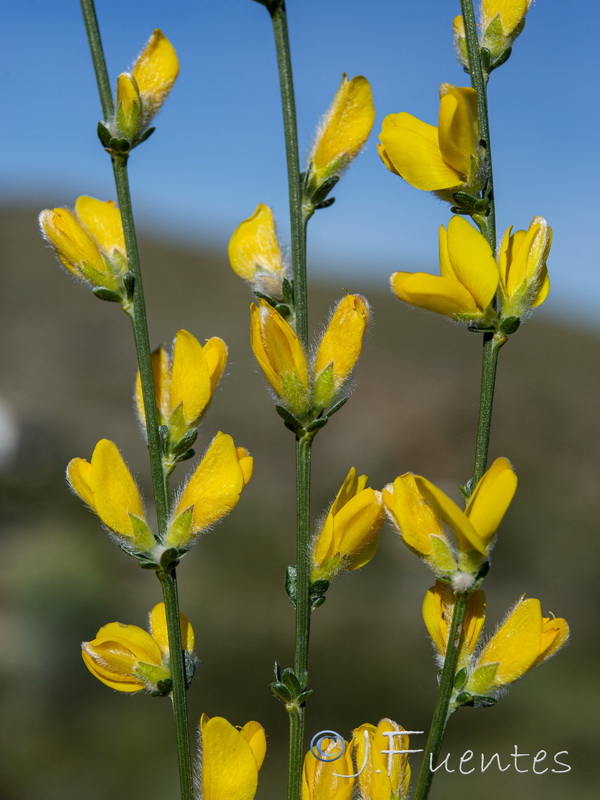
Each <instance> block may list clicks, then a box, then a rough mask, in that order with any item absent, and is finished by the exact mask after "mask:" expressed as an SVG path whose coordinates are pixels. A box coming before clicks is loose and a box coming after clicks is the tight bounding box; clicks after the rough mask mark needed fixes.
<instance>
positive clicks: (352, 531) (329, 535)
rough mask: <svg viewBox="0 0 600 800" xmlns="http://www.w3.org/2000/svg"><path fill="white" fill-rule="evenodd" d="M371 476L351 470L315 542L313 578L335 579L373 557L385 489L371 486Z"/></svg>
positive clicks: (382, 513) (382, 511) (380, 522)
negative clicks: (381, 489)
mask: <svg viewBox="0 0 600 800" xmlns="http://www.w3.org/2000/svg"><path fill="white" fill-rule="evenodd" d="M366 484H367V476H366V475H361V476H360V477H357V476H356V470H355V468H354V467H352V469H351V470H350V472H349V473H348V475H347V476H346V479H345V481H344V483H343V484H342V486H341V488H340V490H339V492H338V493H337V495H336V498H335V500H334V501H333V504H332V506H331V508H330V509H329V513H328V514H327V517H326V518H325V522H324V523H323V527H322V528H321V531H320V533H319V534H318V535H317V536H316V538H315V540H314V542H313V545H312V573H311V581H317V580H326V581H331V580H332V579H333V578H334V577H335V576H336V575H337V574H338V572H341V571H344V570H347V571H350V570H354V569H358V568H359V567H363V566H364V565H365V564H368V562H369V561H370V560H371V559H372V558H373V556H374V555H375V551H376V550H377V534H378V533H379V529H380V528H381V525H382V523H383V517H384V510H383V501H382V497H381V492H377V491H375V490H374V489H367V488H366Z"/></svg>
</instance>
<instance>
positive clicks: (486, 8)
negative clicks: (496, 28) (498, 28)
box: [481, 0, 532, 36]
mask: <svg viewBox="0 0 600 800" xmlns="http://www.w3.org/2000/svg"><path fill="white" fill-rule="evenodd" d="M531 2H532V0H482V2H481V26H482V28H483V29H484V30H485V29H486V28H487V27H488V25H490V24H491V22H492V21H493V20H494V17H495V16H496V14H500V21H501V22H502V31H503V33H504V35H505V36H510V34H511V33H512V32H513V31H514V30H515V28H516V27H517V26H518V25H519V24H520V22H521V20H522V19H523V17H524V16H525V14H526V13H527V9H528V8H529V6H530V5H531Z"/></svg>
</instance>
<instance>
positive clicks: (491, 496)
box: [465, 458, 517, 546]
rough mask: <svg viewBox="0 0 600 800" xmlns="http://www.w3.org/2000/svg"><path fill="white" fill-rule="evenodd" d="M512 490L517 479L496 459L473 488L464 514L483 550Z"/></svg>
mask: <svg viewBox="0 0 600 800" xmlns="http://www.w3.org/2000/svg"><path fill="white" fill-rule="evenodd" d="M516 489H517V476H516V475H515V473H514V471H513V469H512V467H511V464H510V461H508V459H506V458H497V459H496V460H495V461H494V463H493V464H492V466H491V467H490V468H489V469H488V470H487V472H486V473H485V474H484V476H483V477H482V479H481V480H480V481H479V483H478V484H477V486H476V487H475V491H474V492H473V494H472V495H471V497H470V499H469V502H468V504H467V508H466V511H465V513H466V515H467V517H468V518H469V520H470V521H471V523H472V525H473V527H474V528H475V530H476V531H477V533H478V534H479V536H480V537H481V539H482V540H483V541H484V543H485V544H486V546H487V545H489V543H490V541H491V539H492V537H493V535H494V534H495V533H496V530H497V529H498V526H499V525H500V523H501V522H502V519H503V517H504V515H505V514H506V511H507V509H508V507H509V505H510V503H511V501H512V499H513V497H514V494H515V491H516Z"/></svg>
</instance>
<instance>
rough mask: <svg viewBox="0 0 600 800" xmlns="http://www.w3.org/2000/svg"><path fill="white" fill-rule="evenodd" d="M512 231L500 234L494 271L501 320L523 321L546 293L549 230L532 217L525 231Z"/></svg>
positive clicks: (541, 218) (543, 223) (545, 224)
mask: <svg viewBox="0 0 600 800" xmlns="http://www.w3.org/2000/svg"><path fill="white" fill-rule="evenodd" d="M511 231H512V227H511V228H509V229H508V230H507V231H506V233H505V234H504V238H503V239H502V244H501V245H500V252H499V254H498V267H499V270H500V299H501V313H502V317H503V318H505V319H506V318H507V317H523V316H524V315H525V314H527V313H528V312H529V311H530V310H531V309H533V308H536V306H539V305H541V304H542V303H543V302H544V300H545V299H546V297H547V295H548V292H549V290H550V279H549V278H548V269H547V266H546V261H547V259H548V255H549V253H550V246H551V244H552V228H551V227H550V226H549V225H548V223H547V222H546V220H545V219H544V218H543V217H534V218H533V219H532V220H531V223H530V225H529V230H527V231H515V233H511Z"/></svg>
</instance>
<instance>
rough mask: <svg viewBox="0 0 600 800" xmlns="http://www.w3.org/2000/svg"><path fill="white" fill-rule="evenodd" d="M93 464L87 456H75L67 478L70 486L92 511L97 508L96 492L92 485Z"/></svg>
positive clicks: (70, 462) (70, 464)
mask: <svg viewBox="0 0 600 800" xmlns="http://www.w3.org/2000/svg"><path fill="white" fill-rule="evenodd" d="M91 474H92V465H91V464H90V463H89V462H88V461H86V460H85V458H73V459H72V460H71V461H69V465H68V467H67V480H68V481H69V486H70V487H71V489H72V490H73V491H74V492H75V494H77V495H79V497H81V499H82V500H83V502H84V503H85V504H86V505H88V506H89V507H90V508H91V509H92V511H95V510H96V506H95V505H94V492H93V491H92V486H91Z"/></svg>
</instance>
